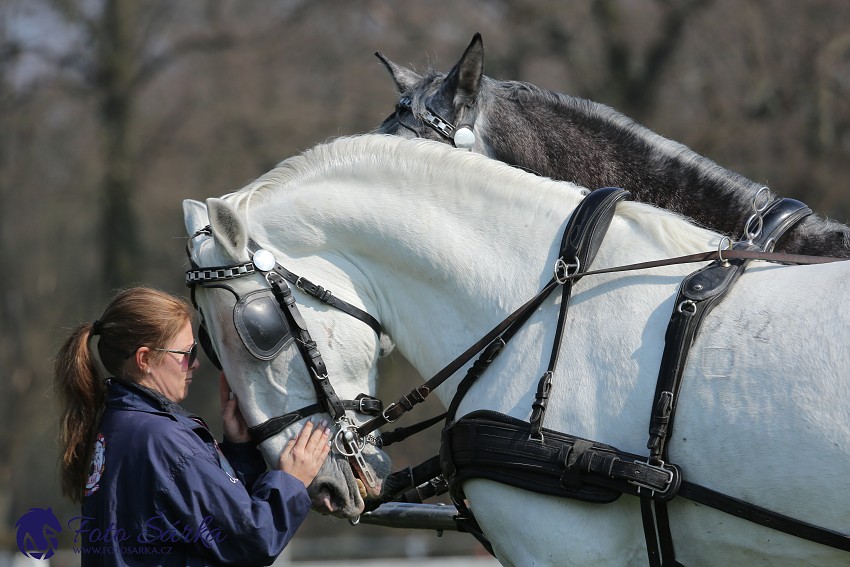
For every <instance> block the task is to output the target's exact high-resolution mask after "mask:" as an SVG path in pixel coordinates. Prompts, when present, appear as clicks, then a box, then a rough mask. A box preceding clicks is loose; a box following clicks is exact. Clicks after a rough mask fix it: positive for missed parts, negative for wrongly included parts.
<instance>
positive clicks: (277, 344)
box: [233, 254, 292, 360]
mask: <svg viewBox="0 0 850 567" xmlns="http://www.w3.org/2000/svg"><path fill="white" fill-rule="evenodd" d="M269 255H270V256H271V254H269ZM260 269H262V268H260ZM233 323H234V325H235V326H236V332H237V333H239V338H240V339H242V343H243V344H244V345H245V348H247V349H248V351H249V352H250V353H251V354H252V355H254V356H255V357H256V358H258V359H260V360H271V359H273V358H274V357H276V356H277V354H278V353H279V352H280V351H281V350H282V349H283V347H285V346H286V345H287V344H288V343H289V341H291V340H292V332H291V331H290V329H289V324H288V323H287V322H286V319H285V318H284V316H283V313H281V311H280V308H279V307H278V304H277V301H275V299H274V297H273V296H272V294H271V292H270V291H268V290H258V291H254V292H251V293H249V294H247V295H245V296H244V297H242V298H241V299H240V300H239V301H238V302H237V303H236V305H235V306H234V307H233Z"/></svg>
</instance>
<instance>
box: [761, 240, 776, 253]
mask: <svg viewBox="0 0 850 567" xmlns="http://www.w3.org/2000/svg"><path fill="white" fill-rule="evenodd" d="M774 246H776V239H775V238H768V240H767V242H765V243H764V252H773V247H774Z"/></svg>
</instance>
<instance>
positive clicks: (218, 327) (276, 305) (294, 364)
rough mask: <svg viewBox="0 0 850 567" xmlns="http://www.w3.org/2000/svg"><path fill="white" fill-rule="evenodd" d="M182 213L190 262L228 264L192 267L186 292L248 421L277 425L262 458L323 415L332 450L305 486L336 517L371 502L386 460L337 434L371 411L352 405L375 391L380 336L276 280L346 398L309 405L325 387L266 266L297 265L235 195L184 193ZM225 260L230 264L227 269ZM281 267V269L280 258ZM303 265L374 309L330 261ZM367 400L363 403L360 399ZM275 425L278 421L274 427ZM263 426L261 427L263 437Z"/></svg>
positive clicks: (339, 292)
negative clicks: (331, 404) (191, 196)
mask: <svg viewBox="0 0 850 567" xmlns="http://www.w3.org/2000/svg"><path fill="white" fill-rule="evenodd" d="M236 201H238V199H236ZM184 217H185V223H186V229H187V231H188V234H189V235H190V236H191V235H194V236H191V238H190V242H189V253H190V259H191V262H192V264H193V267H196V268H199V269H201V270H203V269H208V268H214V267H223V268H225V270H224V271H223V272H215V273H214V274H213V273H212V272H206V275H198V274H200V273H199V272H196V276H197V278H196V282H195V283H194V285H193V292H192V293H193V300H194V301H195V303H196V306H197V309H198V311H199V315H200V317H201V326H202V329H201V330H200V334H201V335H202V336H201V343H202V344H203V342H204V341H203V338H204V337H203V334H205V333H206V334H208V336H209V338H210V339H211V340H210V341H208V342H210V343H211V344H212V345H214V349H215V352H213V353H208V354H211V355H212V356H211V358H212V357H215V356H217V358H218V361H219V364H220V366H221V367H222V368H223V370H224V371H225V374H226V375H227V378H228V382H229V383H230V385H231V388H232V390H233V392H234V393H235V394H236V396H237V397H238V399H239V406H240V409H241V411H242V414H243V416H244V417H245V420H246V422H247V423H248V425H249V426H250V427H257V426H260V425H262V424H266V425H265V427H267V428H270V429H271V432H272V433H273V434H272V435H271V436H270V437H269V438H267V439H265V440H263V441H262V442H261V444H260V448H261V450H262V452H263V454H264V456H265V458H266V461H267V462H268V463H269V464H270V465H271V466H273V467H274V466H276V465H277V461H278V455H279V454H280V452H281V450H282V449H283V448H284V446H285V444H286V442H287V441H288V440H289V439H291V438H292V437H293V436H294V435H296V434H297V433H298V431H300V429H301V427H302V426H303V424H304V423H305V421H306V420H307V419H313V420H314V421H319V420H327V421H328V423H329V425H330V426H331V427H332V437H333V439H334V443H333V447H332V451H331V455H330V456H329V458H328V459H327V461H325V464H324V465H323V466H322V469H321V470H320V472H319V474H318V476H317V477H316V479H315V480H314V481H313V483H312V484H311V485H310V487H309V488H308V492H309V494H310V497H311V500H312V502H313V508H314V509H315V510H317V511H319V512H321V513H324V514H333V515H335V516H339V517H346V518H353V517H357V516H359V515H360V513H361V512H363V510H364V507H365V506H366V505H367V502H369V500H370V499H373V498H376V497H377V496H378V495H379V494H380V491H381V484H382V482H383V479H384V478H385V477H386V475H387V474H388V473H389V470H390V461H389V458H388V457H387V455H386V454H385V453H384V452H383V451H381V450H380V449H379V448H377V447H376V446H375V445H374V444H372V443H370V442H366V441H364V440H361V439H359V438H358V439H357V440H356V441H355V444H354V445H351V444H346V442H345V440H344V439H343V435H344V433H345V432H346V430H348V431H352V430H353V428H354V426H356V425H359V424H362V423H363V422H365V421H366V420H368V419H369V418H370V415H366V414H363V413H360V412H359V411H358V410H352V409H350V406H352V405H354V402H353V401H354V400H356V399H358V397H359V395H360V394H367V395H370V396H372V395H374V393H375V362H376V360H377V358H378V356H379V353H380V351H381V341H382V337H380V336H379V335H378V333H376V332H372V331H370V330H369V327H368V326H367V323H366V322H364V321H362V320H358V319H357V318H355V317H352V316H351V315H349V314H346V313H344V312H343V311H341V310H339V309H335V308H333V307H331V306H328V305H326V304H325V303H322V302H320V301H318V300H317V299H316V298H315V297H313V296H311V295H310V294H308V293H304V291H303V289H304V287H308V284H302V283H301V282H297V283H296V282H291V280H290V283H286V282H285V281H284V280H282V279H281V280H280V282H283V284H282V285H283V287H288V288H289V289H290V291H291V292H292V296H293V298H294V299H295V300H296V311H297V314H296V315H295V317H300V318H301V319H302V320H303V326H304V327H306V329H307V330H308V332H309V335H310V338H311V339H312V340H313V341H315V347H316V350H317V352H318V353H320V355H321V360H322V362H323V363H324V365H325V367H326V368H327V377H328V381H329V382H330V384H331V386H332V389H333V391H334V392H335V394H336V395H337V396H338V397H339V399H340V400H344V401H347V402H348V404H347V405H348V406H349V409H347V410H346V411H345V412H344V416H343V417H342V418H339V417H338V418H337V419H336V420H334V419H333V418H332V417H331V415H330V414H329V413H328V412H327V411H326V409H327V407H328V406H322V407H321V408H316V407H315V404H317V403H319V404H322V403H323V400H322V397H323V395H320V394H319V390H320V389H321V387H317V378H316V376H315V373H314V372H311V371H310V370H308V366H307V362H306V359H307V358H309V354H307V353H305V352H302V351H303V349H302V346H300V345H299V344H298V343H299V341H302V340H303V336H302V335H301V333H300V330H299V328H298V325H297V322H296V320H295V319H292V318H291V316H289V315H287V314H285V313H284V312H283V309H286V307H285V305H283V304H282V303H281V302H280V301H279V296H278V297H276V296H275V294H274V293H273V291H272V284H271V283H270V282H271V280H273V279H274V277H273V276H272V277H270V276H269V272H272V273H279V272H275V269H274V268H273V267H272V266H274V265H275V262H276V263H277V267H278V268H283V266H286V267H288V268H290V269H292V270H293V271H295V270H297V269H300V268H301V267H303V266H302V265H300V264H298V263H297V262H295V261H293V259H292V258H291V257H289V256H287V255H286V253H285V252H284V251H281V250H276V249H274V248H273V245H272V243H270V242H267V241H265V240H264V236H265V235H266V234H267V233H266V232H265V230H264V229H262V228H261V229H260V230H259V231H258V232H257V233H252V232H251V231H250V228H252V227H249V226H248V222H247V218H246V213H245V211H240V210H239V208H238V205H234V202H233V200H232V199H231V197H225V198H222V199H209V200H207V202H206V205H204V204H203V203H200V202H197V201H191V200H187V201H185V202H184ZM254 239H257V240H258V242H260V243H261V246H262V249H263V250H266V251H267V252H266V253H265V256H266V257H265V260H266V262H268V261H269V260H270V259H271V258H273V260H271V263H270V264H265V263H264V262H263V261H262V260H260V259H259V257H257V256H256V255H255V252H256V249H257V248H258V247H259V246H260V245H259V244H257V243H255V241H254ZM268 252H270V253H271V255H269V254H268ZM262 255H263V254H262V253H261V256H262ZM293 264H294V266H293ZM246 266H252V267H251V268H246ZM254 266H256V268H254ZM231 267H232V268H233V270H231V271H228V270H226V269H227V268H231ZM240 267H241V268H240ZM241 272H248V273H241ZM283 272H284V273H286V269H285V268H284V269H283ZM222 274H226V275H223V276H222ZM299 275H303V276H304V277H305V278H306V279H308V280H312V281H313V282H316V284H320V285H322V286H327V288H328V289H333V293H334V296H335V297H337V298H341V299H342V300H343V301H344V302H347V303H348V304H354V305H352V307H355V308H356V309H360V310H362V311H363V312H364V313H368V312H370V308H372V311H371V312H374V306H373V305H368V304H366V303H367V302H364V301H363V300H362V299H361V298H359V297H358V295H357V293H356V292H355V291H354V290H352V289H351V286H350V283H349V282H348V281H347V279H346V278H345V276H344V274H343V273H342V272H341V271H340V270H338V269H335V268H334V266H332V265H331V264H330V263H329V264H328V265H326V266H316V265H315V263H313V264H311V269H310V271H309V273H303V274H302V273H301V272H299ZM219 276H222V277H219ZM367 317H368V316H367ZM375 323H376V324H377V322H375ZM364 329H365V331H364ZM383 341H384V345H385V347H386V345H388V344H389V340H388V338H387V337H385V336H384V337H383ZM205 350H208V346H205ZM320 383H321V382H319V384H320ZM311 406H313V407H311ZM372 406H374V403H373V404H372ZM338 407H339V406H337V408H338ZM363 407H364V405H363V404H361V405H360V408H358V409H362V408H363ZM365 407H366V408H368V407H369V404H368V403H367V404H365ZM302 408H307V409H302ZM281 416H283V418H281V419H277V420H275V419H273V418H280V417H281ZM269 420H272V421H271V422H269ZM273 425H277V426H278V427H274V428H272V426H273ZM278 429H279V430H280V431H277V430H278ZM276 431H277V432H276ZM269 433H270V432H269V430H266V431H265V432H263V434H261V435H260V437H265V436H266V435H268V434H269ZM357 451H359V453H358V455H357V457H362V459H359V466H358V464H357V459H355V458H353V457H352V455H351V453H352V452H357ZM352 462H353V463H354V464H352ZM358 469H359V470H358Z"/></svg>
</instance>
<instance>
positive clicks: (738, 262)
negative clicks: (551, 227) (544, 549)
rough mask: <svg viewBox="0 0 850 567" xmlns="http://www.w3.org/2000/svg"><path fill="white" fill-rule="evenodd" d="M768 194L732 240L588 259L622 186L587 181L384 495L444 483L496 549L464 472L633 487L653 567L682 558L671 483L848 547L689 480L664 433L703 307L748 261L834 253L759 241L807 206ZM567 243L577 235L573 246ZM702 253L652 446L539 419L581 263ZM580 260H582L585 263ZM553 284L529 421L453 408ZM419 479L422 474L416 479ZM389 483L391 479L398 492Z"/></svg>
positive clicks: (412, 494) (661, 391)
mask: <svg viewBox="0 0 850 567" xmlns="http://www.w3.org/2000/svg"><path fill="white" fill-rule="evenodd" d="M764 194H765V193H764V192H760V193H759V195H758V196H757V197H756V199H754V205H753V207H754V214H753V215H752V216H751V217H750V219H748V221H747V222H746V223H745V232H744V238H745V240H743V241H741V242H739V243H736V244H734V245H732V246H731V249H728V250H722V249H720V248H719V249H718V251H717V252H716V253H714V254H713V255H707V254H698V255H690V256H685V257H681V258H674V259H671V260H666V261H657V262H644V263H641V264H635V265H631V266H624V267H617V268H611V269H603V270H595V271H593V270H587V269H586V268H587V267H588V266H589V265H590V263H591V262H592V260H593V256H594V255H595V253H596V250H597V249H598V247H599V244H600V243H601V240H602V237H603V236H604V234H605V231H606V230H607V227H608V224H609V223H610V220H611V216H612V214H613V207H614V206H615V205H616V203H617V202H618V201H619V200H621V199H622V198H624V197H625V192H623V191H622V190H618V189H610V188H606V189H599V190H597V191H595V192H593V193H591V194H590V195H589V196H588V197H587V198H586V199H585V201H583V202H582V203H581V205H580V206H579V208H578V209H577V210H576V212H575V213H574V214H573V217H572V219H571V222H570V224H569V225H568V226H567V229H566V231H565V234H564V237H563V243H562V247H561V255H560V258H559V259H558V261H557V262H556V266H555V274H554V277H553V280H552V281H550V282H549V284H547V285H546V286H544V288H543V290H542V291H541V292H540V293H539V294H538V295H537V296H535V298H533V299H532V300H530V301H529V302H528V303H526V304H525V305H523V306H522V307H521V308H520V309H518V310H517V311H516V312H514V313H513V314H511V316H509V317H508V319H506V320H505V321H503V322H502V323H501V324H500V325H498V326H497V327H496V328H495V329H493V331H491V332H490V333H488V335H486V336H485V337H484V338H483V339H482V340H481V341H479V342H478V343H476V345H474V346H473V347H472V348H471V349H470V350H475V353H478V352H481V355H480V356H479V357H478V359H477V360H476V361H475V362H474V363H473V365H472V366H471V367H470V369H469V370H468V372H467V375H466V376H465V377H464V379H463V380H462V381H461V383H460V385H459V386H458V389H457V392H456V394H455V396H454V397H453V399H452V402H451V404H450V405H449V409H448V411H447V412H446V414H443V415H442V416H438V417H444V418H445V419H446V426H445V428H444V430H443V434H442V442H441V447H440V454H439V456H438V457H435V458H432V459H430V460H429V461H426V462H425V463H423V464H422V465H420V466H418V467H414V468H409V469H408V470H406V471H400V472H399V473H393V475H390V476H391V479H388V480H387V481H385V491H384V492H385V494H386V495H387V496H389V497H390V498H389V499H390V500H394V501H398V502H421V501H422V499H423V498H425V497H429V496H431V495H433V494H434V493H439V492H440V491H441V490H447V491H448V492H449V494H450V496H451V497H452V501H453V502H454V504H455V506H456V508H457V509H458V512H459V515H458V516H456V518H455V520H456V522H457V524H458V529H459V530H461V531H467V532H469V533H471V534H472V535H474V536H475V537H476V538H477V539H479V541H480V542H481V543H482V544H483V545H484V546H485V547H486V548H487V549H488V550H490V552H491V553H492V546H491V545H490V543H489V541H487V538H486V536H484V534H483V532H482V531H481V529H480V527H479V526H478V524H477V522H476V520H475V518H474V516H473V514H472V512H471V510H470V509H469V508H468V507H467V506H466V505H465V496H464V494H463V491H462V489H461V485H462V483H463V482H464V481H465V480H468V479H470V478H485V479H489V480H494V481H497V482H501V483H505V484H509V485H512V486H516V487H519V488H523V489H526V490H532V491H535V492H539V493H543V494H549V495H556V496H565V497H570V498H576V499H580V500H583V501H588V502H597V503H606V502H611V501H614V500H616V499H617V498H619V496H620V495H621V494H630V495H633V496H636V497H638V498H640V500H641V514H642V519H643V527H644V533H645V536H646V544H647V552H648V559H649V564H650V565H651V566H653V567H656V566H660V565H665V566H668V565H678V563H677V562H676V561H675V552H674V548H673V542H672V536H671V534H670V526H669V518H668V515H667V508H666V503H667V502H668V501H670V500H671V499H672V498H674V497H675V496H677V495H680V496H683V497H685V498H688V499H690V500H693V501H694V502H698V503H700V504H703V505H706V506H709V507H712V508H715V509H718V510H721V511H724V512H726V513H729V514H732V515H734V516H737V517H739V518H743V519H746V520H749V521H752V522H755V523H758V524H760V525H763V526H767V527H771V528H773V529H777V530H780V531H783V532H785V533H789V534H791V535H795V536H798V537H802V538H804V539H809V540H811V541H815V542H817V543H820V544H824V545H828V546H831V547H835V548H838V549H842V550H845V551H850V536H848V535H847V534H842V533H839V532H836V531H833V530H828V529H825V528H821V527H818V526H814V525H811V524H808V523H806V522H802V521H799V520H796V519H793V518H790V517H787V516H784V515H782V514H778V513H776V512H773V511H771V510H767V509H765V508H762V507H759V506H756V505H753V504H750V503H748V502H744V501H742V500H739V499H736V498H733V497H730V496H727V495H724V494H721V493H719V492H717V491H714V490H711V489H709V488H706V487H703V486H700V485H697V484H694V483H691V482H688V481H686V480H684V479H683V477H682V471H681V469H680V468H679V467H678V466H676V465H674V464H671V463H669V462H668V459H667V439H668V438H669V436H670V433H671V431H672V427H673V418H674V416H675V408H676V402H677V396H678V390H679V386H680V384H681V376H682V374H683V371H684V367H685V363H686V362H687V355H688V351H689V349H690V346H691V345H692V344H693V341H694V339H695V337H696V334H697V332H698V329H699V325H700V323H701V322H702V320H703V319H704V317H705V316H706V315H707V314H708V313H709V312H710V310H711V309H712V308H713V307H714V306H715V305H716V304H717V303H719V302H720V301H721V300H722V298H723V297H724V296H725V295H726V293H727V292H728V290H729V289H730V288H731V286H732V284H733V283H734V282H735V281H736V280H737V278H738V277H740V275H741V274H742V273H743V271H744V269H745V268H746V265H747V263H748V262H749V261H750V260H752V259H763V260H773V261H779V262H786V263H800V264H806V263H821V262H828V261H834V259H829V258H812V257H801V256H796V255H789V254H774V253H771V252H765V250H770V249H771V248H772V246H773V244H774V243H775V242H776V240H778V239H779V238H780V237H781V236H782V234H783V233H784V232H785V231H787V230H788V229H789V228H790V227H792V226H794V225H795V224H796V223H797V222H799V221H800V220H802V219H803V218H805V217H806V216H808V215H809V214H811V210H810V209H809V208H808V207H806V206H805V205H804V204H802V203H800V202H799V201H795V200H792V199H782V200H779V201H775V202H773V203H768V202H764V203H761V204H759V203H757V201H758V199H759V198H762V196H763V195H764ZM573 220H575V222H573ZM568 243H573V244H574V246H573V247H570V246H568ZM721 247H722V243H721ZM704 260H713V262H712V263H711V264H710V265H708V266H706V267H705V268H703V269H701V270H698V271H697V272H695V273H693V274H691V275H690V276H688V277H687V278H686V279H685V280H684V281H683V283H682V285H681V286H680V290H679V292H678V297H677V300H676V302H675V309H674V313H673V315H672V317H671V321H670V323H669V325H668V330H667V333H666V339H665V351H664V354H663V358H662V365H661V368H660V371H659V379H658V382H657V387H656V393H655V396H654V400H653V403H652V406H651V407H652V412H651V418H650V427H649V441H648V442H647V448H648V449H649V456H646V455H635V454H632V453H628V452H625V451H621V450H619V449H617V448H615V447H612V446H610V445H606V444H603V443H599V442H597V441H593V440H588V439H582V438H578V437H575V436H571V435H568V434H565V433H562V432H557V431H552V430H548V429H546V428H544V427H542V423H543V418H544V417H545V412H546V406H547V402H548V396H549V392H550V390H551V377H552V371H553V370H554V365H555V364H556V363H557V350H558V348H559V345H560V337H561V336H562V329H563V322H564V318H565V315H566V312H567V309H568V303H569V296H570V291H571V289H572V283H574V282H575V281H577V280H578V279H579V278H580V277H583V276H586V275H592V274H598V273H611V272H621V271H627V270H634V269H645V268H650V267H656V266H661V265H670V264H674V263H684V262H695V261H704ZM581 267H585V269H584V270H581ZM553 285H563V286H564V289H563V291H562V301H561V307H560V311H559V317H558V325H557V327H556V338H555V341H554V346H553V353H552V355H551V357H550V364H549V369H548V370H547V372H546V373H544V375H543V376H542V377H541V379H540V381H539V383H538V388H537V392H536V395H535V400H534V402H533V404H532V412H531V417H530V419H529V421H528V422H525V421H522V420H518V419H516V418H513V417H510V416H507V415H504V414H501V413H498V412H494V411H490V410H479V411H476V412H473V413H471V414H468V415H466V416H464V417H462V418H461V419H457V420H456V419H455V414H456V411H457V408H458V406H459V404H460V401H461V400H462V398H463V397H464V395H465V394H466V393H467V391H468V390H469V388H470V387H471V386H472V384H474V383H475V381H476V380H477V379H478V378H479V377H480V376H481V375H482V374H483V372H484V370H486V368H487V367H488V366H489V365H490V363H491V362H492V361H493V359H494V358H495V357H496V356H498V354H499V353H500V352H501V351H502V349H503V348H504V346H505V344H506V343H507V342H508V341H509V340H510V338H511V337H512V336H513V334H514V333H516V331H517V330H518V329H519V328H520V327H521V326H522V324H523V323H524V322H525V320H526V319H527V318H528V316H530V313H531V312H533V310H534V309H536V308H537V307H538V306H539V304H540V303H541V302H542V300H541V299H540V298H541V297H542V296H548V294H549V293H550V292H551V290H552V286H553ZM482 343H483V344H482ZM473 356H474V354H472V355H469V351H467V352H466V353H464V354H463V355H461V357H459V359H457V360H455V361H453V362H452V363H450V364H449V366H447V367H446V369H444V370H443V371H441V372H440V373H438V375H437V376H435V378H432V379H431V380H429V381H428V382H427V383H426V386H428V387H426V388H424V389H423V390H422V391H420V392H417V391H414V392H413V393H412V394H413V395H408V396H406V397H403V398H402V400H401V401H400V402H399V403H397V404H393V405H392V406H390V408H388V409H387V411H386V412H384V416H381V417H376V418H373V420H372V422H370V423H367V424H365V425H364V426H361V428H360V431H361V432H363V431H368V430H369V429H370V427H372V426H375V427H377V426H380V425H381V424H380V423H379V422H380V421H381V420H382V419H383V418H384V417H385V416H386V415H387V414H392V415H396V414H400V413H403V412H402V411H400V410H395V411H394V408H397V407H398V408H404V409H405V410H407V409H410V407H409V406H411V405H412V404H411V401H413V402H416V401H418V398H419V397H420V396H421V395H422V394H423V393H424V394H425V395H427V392H428V391H430V389H433V387H435V384H432V383H433V382H435V379H437V378H443V376H444V375H445V374H446V373H447V372H454V371H456V370H457V369H458V368H459V367H460V366H462V365H463V364H465V363H466V362H468V361H469V360H471V358H472V357H473ZM405 401H406V402H407V403H404V402H405ZM392 433H393V434H395V435H396V436H398V437H399V438H403V437H405V436H406V432H402V431H397V432H392ZM385 436H387V434H385ZM386 444H387V443H385V445H386ZM437 465H439V466H437ZM435 470H438V471H439V472H441V473H442V474H441V475H440V476H439V477H437V478H436V479H435V478H431V477H430V476H429V474H432V473H433V472H434V471H435ZM423 480H424V481H426V482H424V483H423ZM391 490H395V491H396V492H395V494H392V493H391V492H390V491H391Z"/></svg>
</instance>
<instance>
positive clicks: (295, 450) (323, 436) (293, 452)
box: [278, 421, 331, 487]
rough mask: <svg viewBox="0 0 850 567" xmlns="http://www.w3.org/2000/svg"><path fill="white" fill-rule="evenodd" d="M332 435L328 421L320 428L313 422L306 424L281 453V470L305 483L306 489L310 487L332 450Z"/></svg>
mask: <svg viewBox="0 0 850 567" xmlns="http://www.w3.org/2000/svg"><path fill="white" fill-rule="evenodd" d="M330 433H331V430H330V429H328V427H327V422H326V421H323V422H322V423H320V424H319V425H318V426H315V425H313V422H312V421H308V422H307V423H305V424H304V427H303V428H302V429H301V432H300V433H299V434H298V436H297V437H295V438H294V439H290V440H289V442H288V443H287V444H286V447H284V448H283V451H281V452H280V458H279V459H278V466H279V468H280V470H282V471H284V472H287V473H289V474H291V475H292V476H294V477H295V478H297V479H298V480H300V481H301V482H303V483H304V486H305V487H307V486H310V483H311V482H313V479H314V478H316V475H317V474H319V469H320V468H322V463H324V462H325V459H326V458H327V456H328V453H329V452H330V450H331V443H330Z"/></svg>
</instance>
